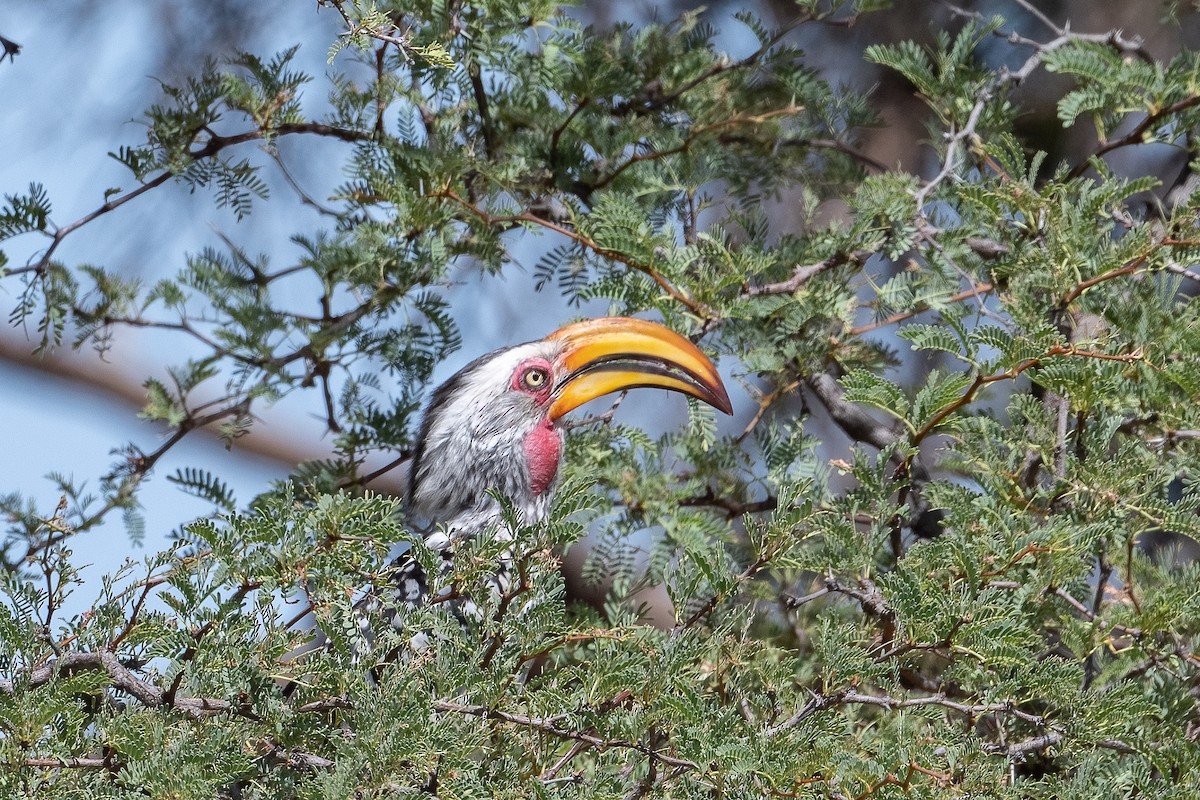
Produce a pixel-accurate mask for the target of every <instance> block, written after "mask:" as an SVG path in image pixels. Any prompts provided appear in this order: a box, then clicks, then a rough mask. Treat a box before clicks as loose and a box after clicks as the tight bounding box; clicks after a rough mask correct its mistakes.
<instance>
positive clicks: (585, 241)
mask: <svg viewBox="0 0 1200 800" xmlns="http://www.w3.org/2000/svg"><path fill="white" fill-rule="evenodd" d="M428 196H429V197H442V198H445V199H447V200H450V201H452V202H454V203H456V204H458V205H459V206H462V208H463V209H465V210H466V211H468V212H470V213H471V214H472V215H473V216H475V217H477V218H478V219H480V220H481V221H482V222H483V223H484V224H485V225H492V226H495V225H515V224H523V223H524V224H531V225H538V226H541V227H543V228H547V229H549V230H552V231H554V232H555V233H558V234H560V235H562V236H566V237H567V238H568V239H571V240H572V241H574V242H577V243H578V244H580V245H582V246H583V247H586V248H587V249H588V250H591V251H592V252H594V253H595V254H596V255H598V256H601V257H602V258H608V259H611V260H613V261H616V262H619V263H621V264H624V265H625V266H627V267H631V268H632V269H634V270H636V271H638V272H640V273H642V274H643V275H646V276H647V277H649V278H650V279H651V280H653V281H654V282H655V283H656V284H658V286H659V287H660V288H661V289H662V290H663V291H664V292H666V293H667V294H668V295H669V296H670V297H671V298H672V299H674V300H676V301H678V302H679V303H681V304H683V305H684V306H687V308H688V309H689V310H690V311H692V313H694V314H695V315H696V316H698V317H700V318H701V319H709V318H712V317H714V316H717V315H716V313H715V312H714V311H713V309H711V308H709V307H708V306H706V305H704V304H703V303H700V302H698V301H696V300H693V299H692V298H691V297H689V296H688V295H687V294H685V293H684V292H683V291H682V290H680V289H678V288H676V287H675V286H674V285H673V284H672V283H671V282H670V281H668V280H667V279H666V278H665V277H663V275H662V273H660V272H659V271H658V270H656V269H655V268H654V267H652V266H650V265H649V264H643V263H642V262H640V261H638V260H637V259H635V258H632V257H630V256H628V255H626V254H625V253H622V252H621V251H619V250H612V249H610V248H607V247H604V246H603V245H601V244H599V243H598V242H595V241H593V240H592V239H589V238H588V237H587V236H584V235H583V234H581V233H579V232H578V231H573V230H571V229H570V228H567V227H564V226H562V225H559V224H558V223H556V222H552V221H550V220H547V219H542V218H541V217H538V216H536V215H534V214H531V213H529V212H528V211H526V212H523V213H521V214H516V215H504V216H497V215H494V214H491V213H489V212H487V211H484V210H483V209H482V208H479V207H478V206H476V205H475V204H473V203H471V202H469V201H467V200H465V199H464V198H462V197H461V196H459V195H458V194H457V193H456V192H454V191H452V190H450V189H439V190H437V191H433V192H430V193H429V195H428Z"/></svg>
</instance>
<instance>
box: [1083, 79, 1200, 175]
mask: <svg viewBox="0 0 1200 800" xmlns="http://www.w3.org/2000/svg"><path fill="white" fill-rule="evenodd" d="M1197 105H1200V95H1194V96H1192V97H1185V98H1184V99H1182V100H1177V101H1176V102H1174V103H1171V104H1170V105H1168V106H1164V107H1163V108H1160V109H1158V110H1157V111H1153V112H1151V113H1149V114H1147V115H1146V116H1145V117H1144V118H1143V119H1142V121H1141V122H1139V123H1138V124H1137V125H1134V126H1133V128H1132V129H1130V131H1129V133H1127V134H1125V135H1124V136H1122V137H1121V138H1120V139H1113V140H1112V141H1108V142H1102V143H1101V144H1100V146H1099V147H1098V148H1096V151H1095V152H1093V153H1092V154H1091V155H1090V156H1089V157H1088V158H1087V159H1086V160H1084V161H1081V162H1080V163H1078V164H1076V165H1075V168H1074V169H1072V170H1071V172H1070V177H1072V178H1078V177H1079V176H1081V175H1083V173H1085V172H1087V171H1088V168H1090V167H1091V160H1092V159H1093V158H1100V157H1101V156H1103V155H1104V154H1106V153H1111V152H1112V151H1113V150H1116V149H1118V148H1121V147H1128V146H1129V145H1133V144H1143V143H1144V142H1145V136H1146V133H1147V132H1148V131H1149V130H1150V129H1151V128H1153V127H1154V126H1155V125H1157V124H1158V123H1159V122H1161V121H1162V120H1163V119H1164V118H1166V117H1169V116H1171V115H1172V114H1178V113H1179V112H1180V111H1186V110H1188V109H1189V108H1194V107H1195V106H1197Z"/></svg>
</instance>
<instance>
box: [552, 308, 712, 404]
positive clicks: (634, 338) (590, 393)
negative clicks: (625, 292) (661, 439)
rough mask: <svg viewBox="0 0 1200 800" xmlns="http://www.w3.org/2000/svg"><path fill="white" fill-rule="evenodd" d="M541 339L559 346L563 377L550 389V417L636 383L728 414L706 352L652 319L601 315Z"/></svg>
mask: <svg viewBox="0 0 1200 800" xmlns="http://www.w3.org/2000/svg"><path fill="white" fill-rule="evenodd" d="M546 339H547V340H548V341H560V342H562V343H563V344H564V348H563V355H562V356H561V359H560V363H561V365H562V369H563V375H562V377H561V378H560V379H559V380H558V382H557V383H556V384H555V387H554V394H553V398H554V399H553V401H552V402H551V404H550V411H549V416H550V419H551V420H557V419H558V418H559V417H561V416H562V415H563V414H566V413H567V412H568V411H573V410H574V409H576V408H579V407H580V406H581V405H583V404H584V403H586V402H588V401H589V400H595V399H596V398H597V397H602V396H604V395H606V394H610V393H612V392H619V391H622V390H624V389H635V388H639V387H652V388H660V389H671V390H673V391H676V392H683V393H684V394H690V395H691V396H692V397H696V398H699V399H700V400H703V401H704V402H706V403H708V404H709V405H710V406H713V407H714V408H718V409H720V410H721V411H724V412H725V413H726V414H732V413H733V407H732V406H731V405H730V404H729V394H728V393H727V392H726V391H725V385H724V384H722V383H721V376H720V375H718V374H717V368H716V367H715V366H713V363H712V361H710V360H709V358H708V356H706V355H704V353H702V352H700V349H699V348H698V347H696V345H694V344H692V343H691V342H690V341H688V340H687V339H685V338H683V337H682V336H680V335H679V334H677V333H675V332H674V331H673V330H670V329H669V328H664V327H663V326H662V325H659V324H657V323H654V322H646V321H645V320H641V319H632V318H630V317H603V318H601V319H593V320H587V321H585V322H576V323H574V324H573V325H567V326H566V327H565V328H560V329H559V330H557V331H555V332H554V333H552V334H550V335H549V336H547V337H546Z"/></svg>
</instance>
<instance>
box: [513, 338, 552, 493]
mask: <svg viewBox="0 0 1200 800" xmlns="http://www.w3.org/2000/svg"><path fill="white" fill-rule="evenodd" d="M536 369H540V370H541V371H542V372H543V373H544V374H545V376H546V377H545V380H543V382H542V385H541V386H539V387H537V388H531V387H529V386H527V385H526V383H525V379H526V375H527V374H528V373H529V372H530V371H531V370H536ZM553 386H554V368H553V366H552V365H551V364H550V362H549V361H547V360H546V359H544V358H530V359H527V360H525V361H522V362H521V363H520V365H518V366H517V368H516V370H514V371H513V377H512V384H511V388H512V390H513V391H514V392H521V393H522V394H526V395H529V396H530V397H531V398H533V401H534V402H535V403H537V405H538V406H540V407H543V408H544V407H545V406H546V405H548V404H549V402H550V392H551V390H552V388H553ZM523 444H524V448H525V460H526V463H527V465H528V467H529V488H530V489H531V490H532V491H533V493H534V495H541V494H543V493H545V492H546V491H547V490H548V489H549V488H550V487H551V486H552V485H553V484H554V478H555V476H556V475H557V474H558V460H559V457H560V456H561V454H562V438H561V436H560V435H559V432H558V430H557V429H556V428H555V427H554V423H553V422H551V421H550V418H549V417H542V420H541V421H540V422H539V423H538V425H537V427H535V428H534V429H533V430H531V431H530V432H529V433H528V434H526V435H525V441H524V443H523Z"/></svg>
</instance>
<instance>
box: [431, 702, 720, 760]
mask: <svg viewBox="0 0 1200 800" xmlns="http://www.w3.org/2000/svg"><path fill="white" fill-rule="evenodd" d="M433 708H434V710H436V711H445V712H449V713H454V714H470V715H471V716H475V717H480V718H482V719H491V720H496V721H498V722H507V723H509V724H511V725H518V726H520V727H522V728H530V729H532V730H536V731H542V732H543V733H548V734H550V735H552V736H557V737H559V738H562V739H570V740H573V741H577V742H583V743H584V744H588V745H591V746H592V747H594V748H596V749H597V750H607V749H610V748H619V749H628V750H636V751H637V752H639V753H641V754H642V755H645V756H647V757H649V758H651V759H653V760H654V761H658V762H660V763H663V764H669V765H670V766H673V767H686V768H687V769H689V770H698V769H700V767H699V765H698V764H696V763H695V762H694V761H689V760H687V759H686V758H676V757H675V756H670V755H667V754H666V753H664V752H662V751H661V750H657V749H654V748H650V747H646V746H644V745H641V744H638V743H636V742H631V741H628V740H626V739H605V738H603V737H601V736H596V735H595V734H591V733H585V732H583V731H576V730H571V729H570V728H563V727H560V723H562V722H565V721H566V720H567V719H568V717H569V715H568V714H556V715H554V716H550V717H528V716H525V715H523V714H512V713H509V712H507V711H500V710H498V709H493V708H488V707H487V706H475V705H467V704H465V703H453V702H450V701H448V700H435V701H434V702H433Z"/></svg>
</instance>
